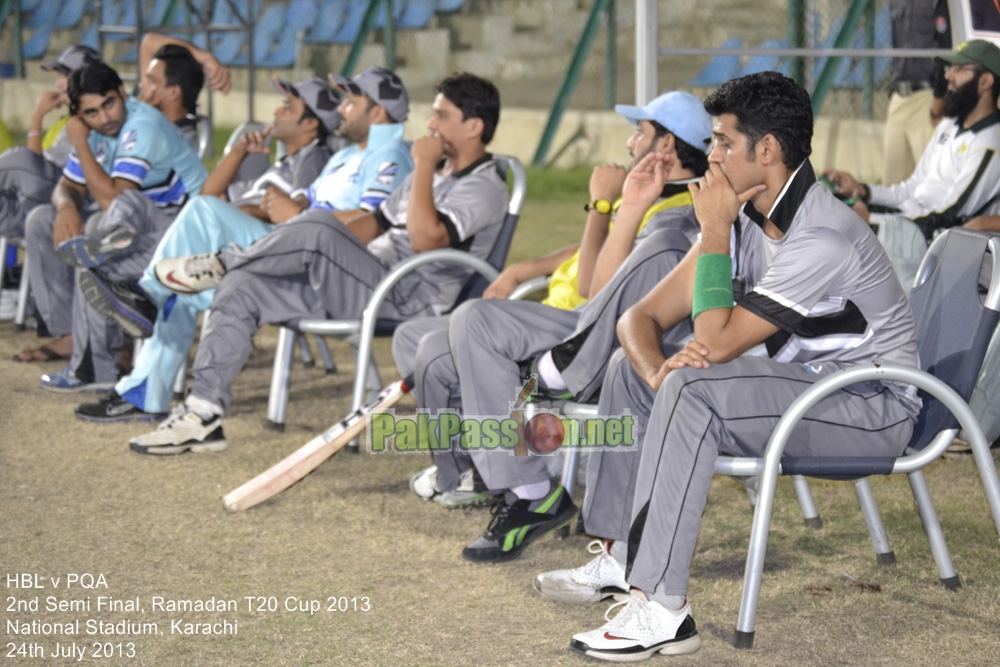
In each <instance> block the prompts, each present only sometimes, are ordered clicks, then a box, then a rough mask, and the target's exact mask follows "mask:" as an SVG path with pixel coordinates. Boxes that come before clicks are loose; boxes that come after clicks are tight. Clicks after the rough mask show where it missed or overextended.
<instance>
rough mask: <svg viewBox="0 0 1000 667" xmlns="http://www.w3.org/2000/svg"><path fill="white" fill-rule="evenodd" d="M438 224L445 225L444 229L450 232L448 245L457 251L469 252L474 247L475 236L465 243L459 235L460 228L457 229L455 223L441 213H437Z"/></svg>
mask: <svg viewBox="0 0 1000 667" xmlns="http://www.w3.org/2000/svg"><path fill="white" fill-rule="evenodd" d="M437 218H438V222H440V223H441V224H442V225H444V228H445V229H446V230H448V245H449V246H450V247H452V248H455V249H456V250H468V249H469V248H471V247H472V241H473V239H475V238H476V237H475V235H472V236H470V237H469V238H467V239H465V240H464V241H463V240H462V238H461V237H460V236H459V234H458V228H457V227H455V223H454V222H453V221H452V219H451V218H449V217H448V216H447V215H445V214H444V213H442V212H441V211H438V212H437Z"/></svg>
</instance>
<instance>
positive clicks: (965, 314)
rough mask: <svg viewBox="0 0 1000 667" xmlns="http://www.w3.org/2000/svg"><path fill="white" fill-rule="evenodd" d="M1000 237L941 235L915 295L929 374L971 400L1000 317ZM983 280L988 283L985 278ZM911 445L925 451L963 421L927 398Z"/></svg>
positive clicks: (923, 267)
mask: <svg viewBox="0 0 1000 667" xmlns="http://www.w3.org/2000/svg"><path fill="white" fill-rule="evenodd" d="M998 259H1000V238H998V237H995V236H991V235H990V234H987V233H984V232H975V231H972V230H968V229H963V228H954V229H951V230H949V231H948V232H946V233H944V234H942V235H941V236H939V237H938V238H937V239H936V240H935V241H934V243H933V244H932V245H931V248H930V250H928V251H927V255H926V256H925V257H924V260H923V262H921V265H920V269H919V270H918V272H917V278H916V280H915V281H914V287H913V291H912V292H911V294H910V305H911V306H912V307H913V316H914V319H915V320H916V328H917V345H918V347H919V350H920V366H921V368H922V369H923V370H925V371H927V372H928V373H930V374H932V375H934V376H935V377H937V378H938V379H940V380H942V381H943V382H945V383H946V384H947V385H949V386H950V387H951V388H952V389H954V390H955V392H956V393H958V395H959V396H961V397H962V398H963V399H964V400H966V401H968V400H969V397H970V396H971V395H972V390H973V388H974V387H975V384H976V380H977V379H978V378H979V370H980V367H981V366H982V364H983V358H984V356H985V355H986V348H987V347H988V345H989V342H990V338H991V337H992V336H993V332H994V331H995V330H996V328H997V320H998V318H1000V313H998V312H997V310H998V308H1000V266H998V265H997V260H998ZM980 276H983V279H981V278H980ZM923 400H924V407H923V409H922V410H921V412H920V416H919V418H918V419H917V424H916V425H915V426H914V428H913V437H912V439H911V440H910V447H912V448H914V449H923V448H924V447H926V446H927V444H928V443H930V441H931V440H932V439H933V438H934V436H935V435H936V434H937V433H938V432H939V431H941V430H942V429H949V428H957V426H958V421H957V420H956V419H955V417H954V416H953V415H952V414H951V412H950V411H949V410H948V409H947V408H945V407H944V406H943V405H942V404H941V403H940V402H939V401H938V400H937V399H934V398H931V397H928V396H926V395H925V396H923Z"/></svg>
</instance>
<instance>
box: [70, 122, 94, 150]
mask: <svg viewBox="0 0 1000 667" xmlns="http://www.w3.org/2000/svg"><path fill="white" fill-rule="evenodd" d="M66 138H67V139H69V143H70V144H71V145H72V146H73V148H75V149H76V152H77V154H79V153H80V151H82V150H83V147H84V146H86V145H87V139H89V138H90V128H89V127H88V126H87V124H86V123H84V122H83V119H81V118H80V117H79V116H73V117H72V118H70V119H69V121H67V123H66Z"/></svg>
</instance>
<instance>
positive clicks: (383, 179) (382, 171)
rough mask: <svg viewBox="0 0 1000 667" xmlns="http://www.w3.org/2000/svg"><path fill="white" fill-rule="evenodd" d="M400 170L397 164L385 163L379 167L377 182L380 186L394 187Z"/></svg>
mask: <svg viewBox="0 0 1000 667" xmlns="http://www.w3.org/2000/svg"><path fill="white" fill-rule="evenodd" d="M398 169H399V168H398V167H397V166H396V163H395V162H383V163H382V164H380V165H379V166H378V178H376V179H375V182H376V183H378V184H379V185H385V186H388V187H392V184H393V183H394V182H395V180H396V172H397V171H398Z"/></svg>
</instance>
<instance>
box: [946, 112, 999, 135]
mask: <svg viewBox="0 0 1000 667" xmlns="http://www.w3.org/2000/svg"><path fill="white" fill-rule="evenodd" d="M997 123H1000V113H997V112H996V111H994V112H993V113H991V114H990V115H989V116H987V117H986V118H984V119H982V120H981V121H979V122H978V123H976V124H975V125H973V126H972V127H966V128H963V127H962V125H961V123H959V125H958V134H956V135H955V136H956V137H957V136H958V135H959V134H962V133H963V132H972V133H973V134H975V133H976V132H979V131H980V130H984V129H986V128H987V127H989V126H990V125H996V124H997Z"/></svg>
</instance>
